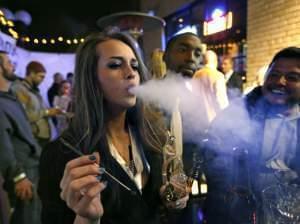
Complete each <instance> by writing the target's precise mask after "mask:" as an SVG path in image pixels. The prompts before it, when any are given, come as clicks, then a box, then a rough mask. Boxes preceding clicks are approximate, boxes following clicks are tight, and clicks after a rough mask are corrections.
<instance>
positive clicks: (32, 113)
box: [12, 61, 62, 148]
mask: <svg viewBox="0 0 300 224" xmlns="http://www.w3.org/2000/svg"><path fill="white" fill-rule="evenodd" d="M45 75H46V69H45V67H44V66H43V65H42V64H41V63H40V62H37V61H32V62H30V63H29V64H28V65H27V66H26V77H25V79H24V80H22V81H19V82H15V83H14V84H13V85H12V90H13V91H14V93H15V94H16V96H17V98H18V99H19V101H20V102H21V103H22V105H23V106H24V108H25V111H26V114H27V117H28V120H29V122H30V124H31V130H32V132H33V135H34V137H35V138H36V139H37V141H38V143H39V144H40V146H41V147H42V148H43V147H44V146H45V145H46V144H47V143H48V142H49V141H50V139H51V136H52V134H53V133H52V129H51V127H53V125H51V121H50V120H49V117H53V116H56V115H58V114H61V113H62V111H61V110H60V109H58V108H47V107H46V105H45V102H44V100H43V98H42V96H41V94H40V92H39V88H38V86H39V85H40V84H41V83H42V82H43V80H44V78H45Z"/></svg>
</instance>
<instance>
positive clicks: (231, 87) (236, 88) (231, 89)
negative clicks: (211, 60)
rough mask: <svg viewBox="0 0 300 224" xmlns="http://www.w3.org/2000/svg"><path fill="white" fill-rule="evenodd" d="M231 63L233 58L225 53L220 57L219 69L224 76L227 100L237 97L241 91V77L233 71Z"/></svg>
mask: <svg viewBox="0 0 300 224" xmlns="http://www.w3.org/2000/svg"><path fill="white" fill-rule="evenodd" d="M233 63H234V62H233V59H232V58H231V57H230V56H228V55H225V56H223V57H222V60H221V71H222V72H223V74H224V77H225V81H226V87H227V96H228V98H229V100H232V99H234V98H236V97H239V96H241V95H242V93H243V83H244V82H243V77H242V75H241V74H239V73H237V72H236V71H234V64H233Z"/></svg>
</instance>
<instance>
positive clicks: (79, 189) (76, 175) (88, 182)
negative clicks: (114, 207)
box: [60, 153, 106, 222]
mask: <svg viewBox="0 0 300 224" xmlns="http://www.w3.org/2000/svg"><path fill="white" fill-rule="evenodd" d="M99 161H100V156H99V153H94V154H92V155H89V156H81V157H79V158H76V159H74V160H71V161H69V162H68V163H67V164H66V167H65V171H64V175H63V178H62V180H61V182H60V188H61V190H62V191H61V194H60V197H61V198H62V199H63V200H64V201H66V203H67V205H68V207H69V208H71V209H72V210H73V211H74V212H75V213H76V214H77V216H80V217H83V218H84V219H88V220H91V222H93V221H94V220H98V219H100V218H101V216H102V215H103V212H104V211H103V207H102V203H101V194H100V193H101V191H102V190H104V189H105V187H106V183H103V182H100V180H101V174H102V173H101V172H100V170H99V165H98V164H99ZM76 219H77V218H76Z"/></svg>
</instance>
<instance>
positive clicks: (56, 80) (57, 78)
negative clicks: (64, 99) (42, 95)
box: [47, 72, 64, 107]
mask: <svg viewBox="0 0 300 224" xmlns="http://www.w3.org/2000/svg"><path fill="white" fill-rule="evenodd" d="M63 79H64V78H63V76H62V74H61V73H59V72H57V73H55V74H54V75H53V83H52V85H51V87H50V88H49V89H48V92H47V96H48V102H49V105H50V106H51V107H53V100H54V97H55V96H58V95H59V86H60V83H61V82H62V81H63Z"/></svg>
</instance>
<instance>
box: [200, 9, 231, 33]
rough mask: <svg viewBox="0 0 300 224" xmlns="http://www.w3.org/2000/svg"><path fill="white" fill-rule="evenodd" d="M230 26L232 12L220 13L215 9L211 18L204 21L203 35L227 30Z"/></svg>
mask: <svg viewBox="0 0 300 224" xmlns="http://www.w3.org/2000/svg"><path fill="white" fill-rule="evenodd" d="M231 27H232V12H228V13H227V14H225V15H222V14H221V13H220V12H219V11H217V13H214V16H213V19H212V20H210V21H204V23H203V35H204V36H208V35H211V34H214V33H218V32H221V31H224V30H228V29H230V28H231Z"/></svg>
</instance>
